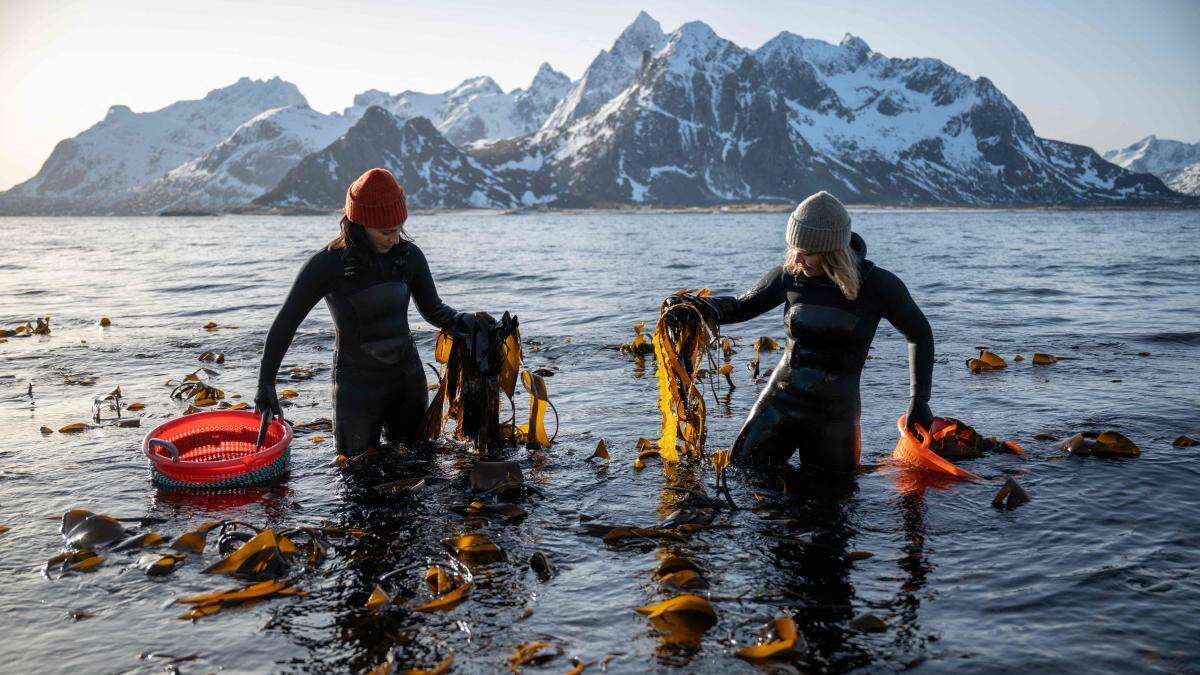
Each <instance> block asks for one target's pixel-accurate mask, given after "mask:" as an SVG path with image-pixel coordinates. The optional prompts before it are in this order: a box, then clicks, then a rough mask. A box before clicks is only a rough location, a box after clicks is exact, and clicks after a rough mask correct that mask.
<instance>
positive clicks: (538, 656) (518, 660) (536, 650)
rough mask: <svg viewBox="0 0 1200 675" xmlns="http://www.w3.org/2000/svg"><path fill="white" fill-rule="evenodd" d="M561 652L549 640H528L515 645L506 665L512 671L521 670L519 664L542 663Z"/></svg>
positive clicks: (532, 664) (534, 664)
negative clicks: (517, 645)
mask: <svg viewBox="0 0 1200 675" xmlns="http://www.w3.org/2000/svg"><path fill="white" fill-rule="evenodd" d="M560 654H562V650H561V649H559V648H558V647H555V646H554V645H552V644H550V643H549V642H528V643H526V644H523V645H521V646H520V647H517V650H516V651H515V652H513V654H512V656H510V657H508V667H509V670H511V671H512V672H514V673H519V672H521V666H536V665H540V664H543V663H545V662H547V661H549V660H551V659H553V658H554V657H556V656H558V655H560Z"/></svg>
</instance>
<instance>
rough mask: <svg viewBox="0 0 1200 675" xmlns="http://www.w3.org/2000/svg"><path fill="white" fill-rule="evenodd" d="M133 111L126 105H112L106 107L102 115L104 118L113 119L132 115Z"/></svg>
mask: <svg viewBox="0 0 1200 675" xmlns="http://www.w3.org/2000/svg"><path fill="white" fill-rule="evenodd" d="M132 116H133V111H132V110H130V109H129V106H127V105H114V106H110V107H109V108H108V112H107V113H106V114H105V115H104V119H106V120H113V119H120V118H122V117H132Z"/></svg>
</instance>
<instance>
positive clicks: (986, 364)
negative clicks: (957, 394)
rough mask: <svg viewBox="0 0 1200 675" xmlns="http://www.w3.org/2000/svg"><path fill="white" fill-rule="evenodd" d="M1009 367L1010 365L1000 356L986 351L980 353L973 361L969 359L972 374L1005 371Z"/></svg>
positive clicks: (968, 365)
mask: <svg viewBox="0 0 1200 675" xmlns="http://www.w3.org/2000/svg"><path fill="white" fill-rule="evenodd" d="M1007 367H1008V363H1007V362H1006V361H1005V360H1004V359H1002V358H1000V357H999V356H997V355H995V354H993V353H992V352H989V351H987V350H986V349H983V350H980V351H979V356H977V357H975V358H973V359H967V368H970V369H971V372H972V373H982V372H987V371H989V370H1003V369H1005V368H1007Z"/></svg>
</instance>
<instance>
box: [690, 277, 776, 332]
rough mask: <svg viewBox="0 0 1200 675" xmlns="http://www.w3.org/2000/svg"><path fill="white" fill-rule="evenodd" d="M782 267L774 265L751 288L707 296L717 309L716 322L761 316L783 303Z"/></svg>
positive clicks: (738, 321) (723, 322) (736, 321)
mask: <svg viewBox="0 0 1200 675" xmlns="http://www.w3.org/2000/svg"><path fill="white" fill-rule="evenodd" d="M785 299H786V294H785V293H784V290H783V268H782V267H776V268H775V269H772V270H771V271H770V272H767V273H766V274H765V275H763V278H762V279H759V281H758V283H757V284H755V285H754V287H753V288H751V289H750V290H748V291H746V292H745V293H742V294H741V295H739V296H737V297H734V296H732V295H719V296H713V297H710V298H708V300H709V301H710V302H711V306H712V307H714V308H715V309H716V310H717V323H718V324H727V323H741V322H743V321H749V320H750V319H753V318H754V317H756V316H761V315H763V314H765V313H767V312H769V311H771V310H772V309H775V308H776V307H778V306H779V305H781V304H783V301H784V300H785Z"/></svg>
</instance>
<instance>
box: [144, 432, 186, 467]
mask: <svg viewBox="0 0 1200 675" xmlns="http://www.w3.org/2000/svg"><path fill="white" fill-rule="evenodd" d="M146 445H147V446H148V447H149V448H150V449H151V450H153V449H154V448H155V447H156V446H158V447H161V448H163V449H164V450H166V451H167V452H169V453H171V461H172V462H178V461H179V448H177V447H175V444H174V443H172V442H171V441H166V440H163V439H161V438H151V439H150V440H149V441H146Z"/></svg>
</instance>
